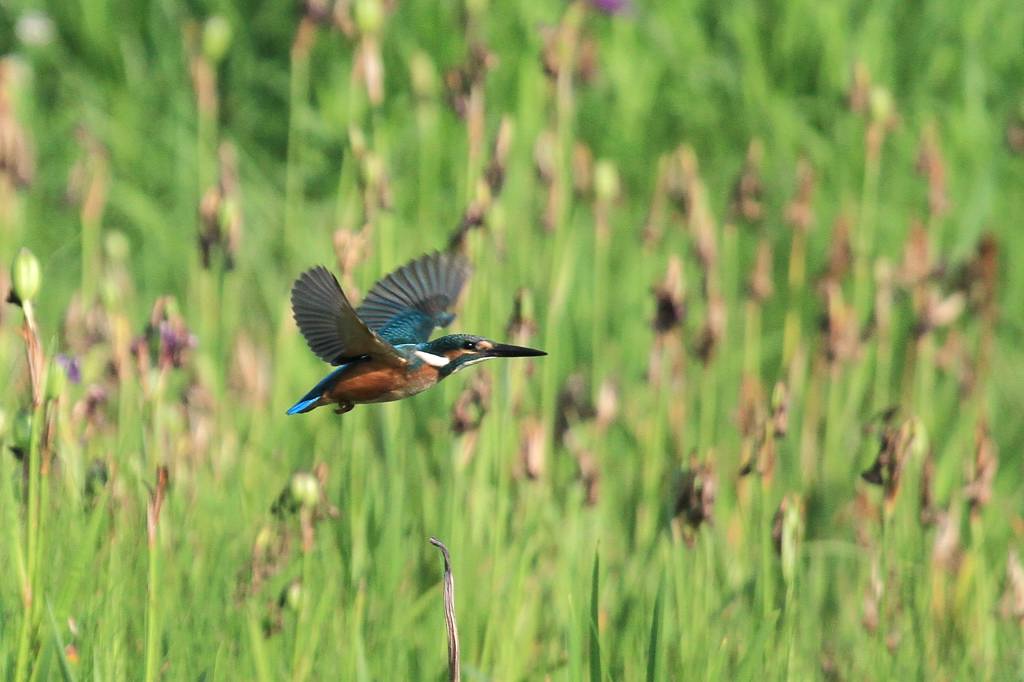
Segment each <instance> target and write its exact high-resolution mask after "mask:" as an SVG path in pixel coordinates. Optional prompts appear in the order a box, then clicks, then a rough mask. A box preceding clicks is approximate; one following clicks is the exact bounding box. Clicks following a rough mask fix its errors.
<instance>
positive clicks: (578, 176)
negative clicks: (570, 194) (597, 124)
mask: <svg viewBox="0 0 1024 682" xmlns="http://www.w3.org/2000/svg"><path fill="white" fill-rule="evenodd" d="M593 185H594V154H593V152H591V151H590V147H588V146H587V145H586V144H585V143H583V142H580V141H577V142H575V143H573V146H572V186H573V189H574V190H575V191H576V194H577V195H578V196H586V195H588V194H590V191H591V190H592V189H593Z"/></svg>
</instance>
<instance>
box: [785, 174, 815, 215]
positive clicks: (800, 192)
mask: <svg viewBox="0 0 1024 682" xmlns="http://www.w3.org/2000/svg"><path fill="white" fill-rule="evenodd" d="M814 185H815V178H814V168H813V167H812V166H811V163H810V162H809V161H808V160H807V159H805V158H801V159H800V161H799V162H798V163H797V194H796V196H794V198H793V200H791V201H790V204H788V206H786V207H785V219H786V222H788V223H790V225H791V226H792V227H793V228H794V229H799V230H800V231H802V232H806V231H807V230H809V229H810V228H811V225H813V224H814Z"/></svg>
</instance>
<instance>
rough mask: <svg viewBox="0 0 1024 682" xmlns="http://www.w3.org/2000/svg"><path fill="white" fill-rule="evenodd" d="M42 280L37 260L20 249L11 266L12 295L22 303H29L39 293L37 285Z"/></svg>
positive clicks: (25, 250) (29, 253)
mask: <svg viewBox="0 0 1024 682" xmlns="http://www.w3.org/2000/svg"><path fill="white" fill-rule="evenodd" d="M41 280H42V273H41V272H40V270H39V259H37V258H36V257H35V255H34V254H33V253H32V252H31V251H29V250H28V249H26V248H24V247H22V248H21V250H19V251H18V255H17V256H15V257H14V264H13V265H12V266H11V285H12V288H13V289H14V295H15V296H17V297H18V300H19V301H21V302H22V303H29V302H31V301H32V299H33V298H35V297H36V294H38V293H39V284H40V281H41Z"/></svg>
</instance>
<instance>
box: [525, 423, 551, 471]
mask: <svg viewBox="0 0 1024 682" xmlns="http://www.w3.org/2000/svg"><path fill="white" fill-rule="evenodd" d="M546 459H547V435H546V434H545V432H544V424H543V423H541V422H540V421H539V420H537V419H526V420H524V421H523V427H522V432H521V444H520V447H519V462H520V466H521V468H522V473H523V475H524V476H526V478H528V479H530V480H536V479H538V478H540V477H541V476H543V475H544V465H545V460H546Z"/></svg>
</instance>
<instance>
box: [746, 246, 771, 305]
mask: <svg viewBox="0 0 1024 682" xmlns="http://www.w3.org/2000/svg"><path fill="white" fill-rule="evenodd" d="M747 291H749V293H750V298H751V299H752V300H753V301H754V302H755V303H758V304H762V303H764V302H765V301H766V300H768V298H769V297H770V296H771V295H772V293H773V292H774V291H775V284H774V283H773V282H772V246H771V244H770V243H769V242H768V239H767V238H762V239H761V240H760V241H759V242H758V245H757V258H756V260H755V261H754V269H753V270H752V271H751V273H750V280H749V281H748V282H747Z"/></svg>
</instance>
